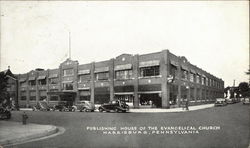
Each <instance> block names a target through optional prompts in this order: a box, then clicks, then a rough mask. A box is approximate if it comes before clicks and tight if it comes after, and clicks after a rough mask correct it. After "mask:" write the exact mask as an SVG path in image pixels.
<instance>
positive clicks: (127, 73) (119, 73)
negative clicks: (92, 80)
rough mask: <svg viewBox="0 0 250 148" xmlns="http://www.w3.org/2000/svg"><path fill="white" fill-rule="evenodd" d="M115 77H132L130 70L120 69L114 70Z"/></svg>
mask: <svg viewBox="0 0 250 148" xmlns="http://www.w3.org/2000/svg"><path fill="white" fill-rule="evenodd" d="M115 78H116V79H118V80H119V79H120V80H122V79H131V78H132V70H121V71H116V72H115Z"/></svg>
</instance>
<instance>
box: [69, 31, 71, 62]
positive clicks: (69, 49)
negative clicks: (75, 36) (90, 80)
mask: <svg viewBox="0 0 250 148" xmlns="http://www.w3.org/2000/svg"><path fill="white" fill-rule="evenodd" d="M69 59H71V34H70V31H69Z"/></svg>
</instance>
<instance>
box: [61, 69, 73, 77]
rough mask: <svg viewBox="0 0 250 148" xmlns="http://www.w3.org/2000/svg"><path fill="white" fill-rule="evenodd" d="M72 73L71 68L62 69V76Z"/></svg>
mask: <svg viewBox="0 0 250 148" xmlns="http://www.w3.org/2000/svg"><path fill="white" fill-rule="evenodd" d="M72 75H74V70H73V69H64V70H63V76H72Z"/></svg>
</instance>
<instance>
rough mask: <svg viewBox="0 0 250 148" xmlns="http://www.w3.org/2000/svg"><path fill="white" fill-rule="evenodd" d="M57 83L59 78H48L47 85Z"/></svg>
mask: <svg viewBox="0 0 250 148" xmlns="http://www.w3.org/2000/svg"><path fill="white" fill-rule="evenodd" d="M58 82H59V78H50V79H49V84H57V83H58Z"/></svg>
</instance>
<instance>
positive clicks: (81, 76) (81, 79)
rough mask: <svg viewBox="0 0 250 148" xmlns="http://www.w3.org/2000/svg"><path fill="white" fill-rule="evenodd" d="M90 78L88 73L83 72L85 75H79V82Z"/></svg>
mask: <svg viewBox="0 0 250 148" xmlns="http://www.w3.org/2000/svg"><path fill="white" fill-rule="evenodd" d="M90 79H91V76H90V74H85V75H80V76H79V82H84V81H90Z"/></svg>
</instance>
